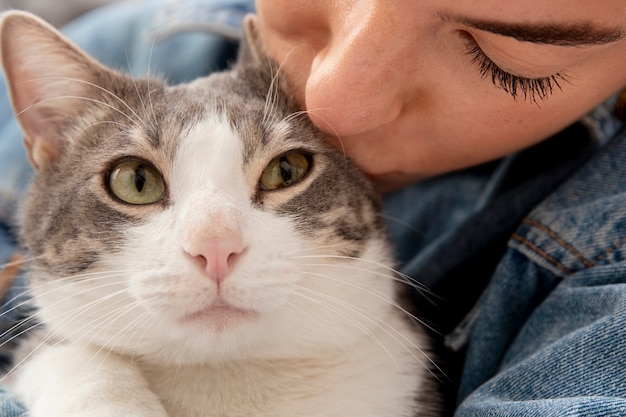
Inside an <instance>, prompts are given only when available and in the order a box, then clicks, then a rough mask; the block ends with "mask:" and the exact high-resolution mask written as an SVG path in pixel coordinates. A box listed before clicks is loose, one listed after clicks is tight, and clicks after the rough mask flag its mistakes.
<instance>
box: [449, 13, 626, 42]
mask: <svg viewBox="0 0 626 417" xmlns="http://www.w3.org/2000/svg"><path fill="white" fill-rule="evenodd" d="M442 18H443V19H444V20H445V21H447V22H454V23H459V24H462V25H465V26H469V27H472V28H474V29H478V30H483V31H486V32H491V33H495V34H497V35H502V36H508V37H511V38H514V39H517V40H518V41H524V42H533V43H544V44H550V45H558V46H585V45H603V44H607V43H612V42H617V41H619V40H621V39H624V29H623V28H621V27H616V28H608V27H607V28H604V27H599V26H597V25H594V24H592V23H587V22H585V23H573V24H557V23H545V24H543V23H504V22H497V21H490V20H480V19H470V18H466V17H459V16H450V15H443V16H442Z"/></svg>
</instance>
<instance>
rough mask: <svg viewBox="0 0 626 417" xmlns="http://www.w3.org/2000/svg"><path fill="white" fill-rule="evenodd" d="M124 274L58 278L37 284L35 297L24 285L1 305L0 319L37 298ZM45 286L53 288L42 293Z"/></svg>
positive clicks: (0, 335)
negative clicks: (73, 286) (77, 279)
mask: <svg viewBox="0 0 626 417" xmlns="http://www.w3.org/2000/svg"><path fill="white" fill-rule="evenodd" d="M126 273H127V272H126V271H123V272H120V273H116V272H115V271H106V272H102V276H96V277H92V278H89V279H82V280H80V281H76V280H75V279H76V277H75V276H69V277H65V278H59V279H56V280H54V281H49V282H46V283H42V284H38V286H39V292H38V294H37V295H36V296H33V295H32V294H31V292H32V290H31V288H30V287H29V286H28V285H26V286H25V289H24V290H23V291H21V292H20V293H18V294H17V295H14V296H13V297H12V298H11V299H9V300H6V301H5V302H4V303H3V306H5V308H3V310H2V314H0V317H3V316H6V315H9V314H11V313H13V312H14V311H16V310H19V309H21V308H23V307H29V306H30V305H32V304H33V303H34V302H35V301H36V300H37V298H39V297H45V296H47V295H50V294H52V293H54V292H55V291H66V290H67V287H68V286H71V285H79V284H85V283H88V282H92V281H97V280H102V279H109V278H113V277H117V276H125V275H126ZM90 275H91V274H84V276H90ZM64 281H65V282H66V283H65V286H59V283H61V284H63V283H64ZM45 286H50V287H53V288H52V289H50V290H46V291H43V292H42V291H41V289H42V288H44V287H45ZM14 288H15V287H14ZM78 294H80V293H78ZM20 300H22V301H20ZM18 301H19V302H18ZM16 302H17V304H15V305H12V304H13V303H16ZM9 306H11V307H9ZM16 326H19V323H18V324H16V325H15V326H13V327H11V328H9V329H8V330H6V331H5V332H3V333H2V334H0V339H1V338H2V337H4V336H5V335H6V334H7V333H10V332H12V331H14V330H15V327H16ZM0 346H1V345H0Z"/></svg>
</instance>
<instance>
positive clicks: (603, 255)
mask: <svg viewBox="0 0 626 417" xmlns="http://www.w3.org/2000/svg"><path fill="white" fill-rule="evenodd" d="M624 243H626V237H624V238H622V239H621V240H618V241H617V242H616V243H614V244H613V245H612V246H611V247H610V248H608V249H607V250H606V251H605V252H604V253H601V254H600V255H598V256H596V258H595V260H594V262H593V263H594V265H595V264H596V263H598V262H599V261H601V260H602V259H604V258H606V257H607V255H608V254H610V253H613V252H615V251H616V250H617V249H619V248H620V247H621V246H622V245H623V244H624Z"/></svg>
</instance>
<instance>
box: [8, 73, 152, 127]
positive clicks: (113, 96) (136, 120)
mask: <svg viewBox="0 0 626 417" xmlns="http://www.w3.org/2000/svg"><path fill="white" fill-rule="evenodd" d="M31 81H32V82H38V81H72V82H76V83H80V84H85V85H88V86H90V87H93V88H96V89H98V90H100V91H102V92H104V93H106V94H108V95H109V96H111V97H112V98H114V99H115V100H116V101H118V102H119V103H120V104H122V106H124V108H126V109H127V110H129V111H130V112H131V114H132V115H133V116H134V117H135V118H136V119H135V120H133V119H132V118H131V117H130V116H129V115H127V114H126V113H124V112H123V111H121V110H120V109H118V108H116V107H114V106H112V105H110V104H108V103H105V102H102V101H99V100H95V99H89V98H87V97H80V96H58V97H52V98H49V99H46V100H40V101H39V102H37V103H34V104H33V105H31V106H28V107H26V108H25V109H24V110H22V111H21V112H20V113H18V116H19V114H21V113H23V112H25V111H26V110H28V109H30V108H32V107H33V106H36V105H37V104H40V103H46V102H48V101H50V100H55V99H63V98H72V99H84V100H87V101H93V102H96V103H98V104H103V105H105V106H106V107H109V108H111V109H113V110H115V111H116V112H118V113H119V114H121V115H123V116H124V117H126V118H128V119H129V120H130V121H131V122H133V123H134V124H135V125H139V126H141V125H142V119H141V117H139V115H138V114H137V112H135V110H134V109H133V108H132V107H131V106H129V105H128V103H126V102H125V101H124V100H123V99H122V98H121V97H119V96H118V95H117V94H115V93H113V92H112V91H110V90H108V89H106V88H104V87H102V86H99V85H98V84H94V83H92V82H90V81H86V80H81V79H80V78H70V77H39V78H35V79H33V80H31Z"/></svg>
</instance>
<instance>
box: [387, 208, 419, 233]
mask: <svg viewBox="0 0 626 417" xmlns="http://www.w3.org/2000/svg"><path fill="white" fill-rule="evenodd" d="M378 216H379V217H380V218H382V219H384V220H387V221H389V222H393V223H395V224H399V225H401V226H403V227H405V228H406V229H409V230H411V231H413V232H415V234H416V235H418V236H424V234H425V232H424V231H423V230H420V229H418V228H417V227H415V226H413V225H412V224H411V223H409V222H407V221H405V220H402V219H400V218H398V217H394V216H391V215H389V214H385V213H380V214H379V215H378Z"/></svg>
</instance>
